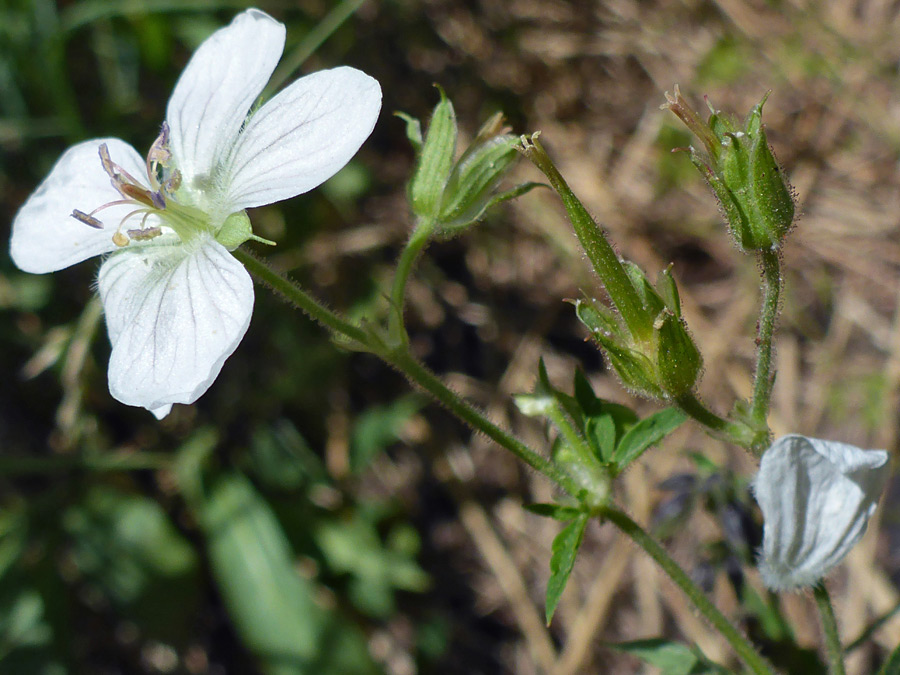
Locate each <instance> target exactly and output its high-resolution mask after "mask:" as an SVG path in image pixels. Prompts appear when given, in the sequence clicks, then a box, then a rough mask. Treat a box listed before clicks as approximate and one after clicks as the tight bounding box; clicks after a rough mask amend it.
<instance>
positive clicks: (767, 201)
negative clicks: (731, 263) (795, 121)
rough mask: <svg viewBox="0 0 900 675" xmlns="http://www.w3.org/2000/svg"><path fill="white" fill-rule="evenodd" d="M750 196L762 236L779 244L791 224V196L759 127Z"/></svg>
mask: <svg viewBox="0 0 900 675" xmlns="http://www.w3.org/2000/svg"><path fill="white" fill-rule="evenodd" d="M750 172H751V182H750V184H751V185H752V187H753V196H754V197H755V203H756V207H757V212H758V214H759V217H760V220H761V222H762V223H763V224H764V225H765V233H764V234H765V235H767V236H768V238H769V239H770V240H771V241H772V244H773V245H775V244H777V243H780V242H781V240H782V239H784V236H785V235H786V234H787V233H788V232H789V231H790V229H791V227H792V226H793V224H794V198H793V195H791V191H790V189H789V188H788V184H787V180H786V179H785V177H784V175H783V174H782V172H781V167H779V166H778V163H777V162H776V161H775V155H773V154H772V150H771V148H770V147H769V143H768V141H767V140H766V130H765V129H764V128H760V129H759V134H758V136H757V139H756V142H755V143H754V145H753V147H752V148H751V151H750Z"/></svg>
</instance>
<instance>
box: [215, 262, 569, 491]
mask: <svg viewBox="0 0 900 675" xmlns="http://www.w3.org/2000/svg"><path fill="white" fill-rule="evenodd" d="M232 253H233V255H234V256H235V257H236V258H237V259H238V260H239V261H240V262H241V263H243V264H244V265H245V266H246V267H247V269H248V270H250V272H251V273H252V274H253V275H254V276H255V277H256V278H257V279H259V280H260V281H262V282H264V283H265V284H267V285H268V286H270V287H271V288H272V289H273V290H274V291H276V292H277V293H279V294H280V295H281V296H283V297H284V298H285V299H286V300H288V302H290V303H292V304H293V305H295V306H296V307H298V308H299V309H301V310H303V311H304V312H306V313H307V314H309V316H311V317H312V318H313V319H315V320H316V321H318V322H319V323H321V324H322V325H324V326H326V327H327V328H329V329H331V330H332V331H334V332H335V333H337V334H339V335H343V336H344V337H347V338H349V339H350V340H352V341H354V342H356V343H358V344H359V345H360V346H362V347H364V348H365V349H366V350H368V351H370V352H372V353H373V354H375V355H376V356H378V357H380V358H381V359H383V360H384V361H385V362H387V363H388V364H390V365H391V366H393V367H394V368H396V369H397V370H399V371H400V372H401V373H403V374H404V375H405V376H406V377H407V378H409V380H410V381H411V382H413V383H415V384H416V385H418V386H419V387H421V388H422V389H424V390H425V391H427V392H428V393H430V394H431V395H432V396H434V398H436V399H437V400H438V402H440V403H441V404H442V405H443V406H444V407H446V408H447V409H448V410H450V412H452V413H453V414H454V415H456V416H457V417H459V418H460V419H461V420H463V421H464V422H466V423H467V424H469V425H470V426H471V427H472V428H473V429H475V430H476V431H480V432H481V433H483V434H484V435H485V436H487V437H488V438H490V439H491V440H493V441H494V442H496V443H497V444H498V445H500V446H502V447H504V448H506V449H507V450H509V451H510V452H512V453H513V454H514V455H516V457H518V458H519V459H521V460H522V461H523V462H525V463H526V464H528V466H530V467H531V468H532V469H534V470H535V471H537V472H538V473H541V474H543V475H544V476H546V477H547V478H549V479H550V480H551V481H553V482H554V483H556V484H557V485H559V486H560V487H561V488H562V489H564V490H565V491H566V492H569V493H570V494H572V495H573V496H574V495H577V494H578V492H579V491H580V490H579V487H578V486H577V484H576V483H575V481H574V480H572V478H571V477H569V476H568V475H567V474H566V473H564V472H563V471H561V470H560V469H559V468H557V467H556V466H555V465H554V464H553V463H552V462H551V461H550V460H548V459H546V458H544V457H543V456H541V455H540V454H538V453H537V452H535V451H534V450H532V449H531V448H529V447H528V446H527V445H525V444H524V443H522V441H520V440H519V439H517V438H516V437H515V436H513V435H512V434H510V433H508V432H507V431H504V430H503V429H501V428H500V427H498V426H497V425H495V424H494V423H493V422H491V421H490V420H488V419H487V417H485V415H484V414H483V413H482V412H481V411H480V410H478V409H477V408H476V407H474V406H473V405H471V404H470V403H468V402H467V401H466V400H464V399H463V398H461V397H460V396H459V395H458V394H456V392H454V391H453V390H452V389H450V388H449V387H447V385H445V384H444V383H443V382H442V381H441V380H440V379H439V378H438V377H437V376H436V375H434V374H433V373H432V372H431V371H429V370H428V369H427V368H426V367H425V366H424V365H422V364H421V363H419V362H418V361H417V360H416V359H415V358H414V357H413V356H412V355H411V354H410V353H409V350H408V349H407V348H406V347H405V346H403V347H388V346H386V345H385V344H384V342H383V341H381V340H380V339H378V338H377V336H375V335H374V334H373V333H370V332H367V331H365V330H363V329H362V328H359V327H358V326H354V325H353V324H351V323H349V322H347V321H346V320H344V319H342V318H341V317H340V316H338V315H337V314H335V313H334V312H332V311H331V310H329V309H328V308H326V307H324V306H323V305H321V304H320V303H319V302H318V301H317V300H315V299H314V298H313V297H312V296H311V295H309V294H308V293H307V292H306V291H304V290H303V289H302V288H300V287H299V286H298V285H297V284H296V283H294V282H293V281H291V280H290V279H287V278H285V277H283V276H281V275H280V274H278V273H277V272H275V271H274V270H272V269H271V268H269V266H268V265H266V264H265V263H264V262H263V261H261V260H259V259H258V258H256V257H255V256H253V255H251V254H250V253H248V252H247V251H244V250H241V249H237V250H235V251H233V252H232Z"/></svg>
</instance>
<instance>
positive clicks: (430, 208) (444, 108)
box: [406, 87, 457, 219]
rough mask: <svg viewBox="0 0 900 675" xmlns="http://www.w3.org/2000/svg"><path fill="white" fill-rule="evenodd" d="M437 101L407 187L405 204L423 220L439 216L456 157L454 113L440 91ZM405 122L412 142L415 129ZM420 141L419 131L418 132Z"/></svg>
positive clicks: (439, 89)
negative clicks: (406, 201)
mask: <svg viewBox="0 0 900 675" xmlns="http://www.w3.org/2000/svg"><path fill="white" fill-rule="evenodd" d="M438 91H439V92H440V94H441V100H440V102H439V103H438V104H437V106H435V108H434V112H433V113H432V115H431V122H430V123H429V125H428V132H427V134H426V135H425V141H424V142H423V143H422V144H421V152H420V153H419V165H418V167H417V168H416V172H415V174H414V175H413V178H412V182H410V184H409V200H410V203H411V204H412V210H413V212H414V213H415V214H416V215H417V216H419V217H421V218H426V219H436V218H437V217H438V216H439V215H440V208H441V202H442V201H443V196H444V187H445V186H446V185H447V180H448V179H449V177H450V170H451V168H452V167H453V160H454V158H455V156H456V136H457V126H456V113H455V112H454V111H453V104H452V103H451V102H450V99H448V98H447V95H446V94H445V93H444V90H443V89H441V88H440V87H438ZM411 119H412V118H407V127H406V128H407V135H408V136H409V137H410V138H411V139H414V138H415V136H416V132H417V130H416V126H415V125H411V123H410V120H411ZM418 137H419V138H421V129H419V130H418Z"/></svg>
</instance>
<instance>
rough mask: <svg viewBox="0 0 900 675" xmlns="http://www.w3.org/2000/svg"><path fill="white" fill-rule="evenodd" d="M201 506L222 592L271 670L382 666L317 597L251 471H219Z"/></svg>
mask: <svg viewBox="0 0 900 675" xmlns="http://www.w3.org/2000/svg"><path fill="white" fill-rule="evenodd" d="M196 508H197V509H198V513H197V515H198V518H199V521H200V523H201V525H202V528H203V531H204V534H205V537H206V554H207V555H208V556H209V561H210V566H211V571H212V574H213V576H214V578H215V579H216V582H217V586H218V589H219V592H220V593H221V594H222V598H223V600H224V602H225V605H226V607H227V608H228V612H229V615H230V617H231V619H232V621H233V622H234V625H235V628H236V630H237V631H238V633H239V634H240V636H241V638H242V641H243V643H244V644H245V645H246V647H247V648H248V649H249V650H250V651H251V652H252V653H253V654H254V655H255V656H256V658H257V659H258V661H259V663H260V665H261V668H262V670H263V671H264V672H265V673H272V674H276V675H288V674H297V675H300V674H302V673H316V674H320V673H321V674H323V675H324V674H325V673H334V674H335V675H337V674H338V673H347V672H353V673H361V674H362V673H374V672H377V669H376V668H375V666H374V664H373V663H372V661H371V659H370V657H369V654H368V650H367V649H366V645H365V641H364V638H363V636H362V634H361V633H359V632H358V630H356V629H354V628H353V627H352V626H351V625H350V624H348V623H347V622H343V621H340V620H339V618H338V617H337V616H336V615H335V613H334V612H332V611H330V610H328V609H326V608H324V607H322V606H320V605H319V604H318V603H317V602H316V600H315V593H316V589H315V586H314V585H313V583H312V582H310V581H309V580H307V579H305V578H304V577H302V576H300V575H299V574H298V573H297V570H296V569H295V567H294V562H293V555H292V554H291V550H290V545H289V544H288V541H287V539H286V538H285V535H284V533H283V531H282V529H281V526H280V525H279V523H278V521H277V519H276V518H275V515H274V513H273V512H272V510H271V508H270V507H269V505H268V504H267V503H266V502H265V500H264V499H263V498H262V497H261V495H260V494H259V493H258V492H257V491H256V490H255V489H254V488H253V486H252V485H251V483H250V482H249V481H248V480H247V479H246V478H244V477H242V476H241V475H239V474H237V473H226V474H223V475H221V476H218V477H216V478H214V479H213V480H212V481H211V485H210V488H209V490H208V493H207V494H206V495H204V498H203V500H202V502H201V503H199V504H197V505H196Z"/></svg>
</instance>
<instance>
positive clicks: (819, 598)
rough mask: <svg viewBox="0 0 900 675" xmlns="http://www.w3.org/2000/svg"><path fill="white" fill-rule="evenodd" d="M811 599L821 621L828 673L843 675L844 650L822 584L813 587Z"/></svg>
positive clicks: (832, 611)
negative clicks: (812, 598)
mask: <svg viewBox="0 0 900 675" xmlns="http://www.w3.org/2000/svg"><path fill="white" fill-rule="evenodd" d="M813 597H814V598H815V599H816V606H817V607H818V608H819V618H820V620H821V621H822V632H823V633H824V634H825V651H826V652H827V653H828V672H829V673H831V675H845V673H846V671H845V670H844V650H843V648H842V647H841V638H840V635H838V626H837V620H836V619H835V617H834V607H832V606H831V598H829V597H828V589H826V588H825V584H824V582H819V583H818V584H816V585H815V586H814V587H813Z"/></svg>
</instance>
